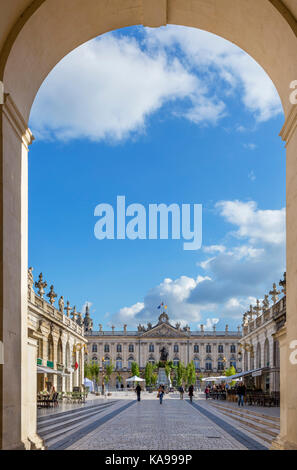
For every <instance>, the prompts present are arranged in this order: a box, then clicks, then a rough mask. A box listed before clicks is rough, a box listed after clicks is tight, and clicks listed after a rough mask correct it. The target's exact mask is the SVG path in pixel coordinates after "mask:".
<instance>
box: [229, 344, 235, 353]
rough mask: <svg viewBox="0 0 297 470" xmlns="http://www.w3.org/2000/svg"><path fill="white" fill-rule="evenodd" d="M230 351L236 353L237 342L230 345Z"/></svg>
mask: <svg viewBox="0 0 297 470" xmlns="http://www.w3.org/2000/svg"><path fill="white" fill-rule="evenodd" d="M230 353H231V354H234V353H236V346H235V344H231V346H230Z"/></svg>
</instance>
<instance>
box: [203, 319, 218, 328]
mask: <svg viewBox="0 0 297 470" xmlns="http://www.w3.org/2000/svg"><path fill="white" fill-rule="evenodd" d="M219 321H220V319H219V318H207V320H206V323H205V329H206V330H212V329H213V327H214V326H215V325H216V324H217V323H219Z"/></svg>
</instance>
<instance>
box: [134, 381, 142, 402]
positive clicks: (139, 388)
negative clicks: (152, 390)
mask: <svg viewBox="0 0 297 470" xmlns="http://www.w3.org/2000/svg"><path fill="white" fill-rule="evenodd" d="M141 391H142V390H141V386H140V385H139V384H138V385H137V387H136V388H135V392H136V394H137V401H140V394H141Z"/></svg>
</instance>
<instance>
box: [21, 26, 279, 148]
mask: <svg viewBox="0 0 297 470" xmlns="http://www.w3.org/2000/svg"><path fill="white" fill-rule="evenodd" d="M139 31H141V30H139ZM142 32H143V39H142V40H141V39H138V40H136V39H135V38H133V37H132V36H125V35H123V34H122V35H120V36H119V35H115V34H114V33H108V34H106V35H103V36H101V37H99V38H97V39H96V40H93V41H90V42H88V43H86V44H84V45H82V46H80V47H79V48H77V49H76V50H74V51H72V52H71V53H70V54H69V55H68V56H66V57H65V58H64V59H63V60H62V61H61V62H60V63H59V64H58V65H57V66H56V67H55V68H54V69H53V71H52V72H51V73H50V74H49V76H48V77H47V79H46V80H45V82H44V83H43V85H42V86H41V88H40V91H39V93H38V95H37V97H36V100H35V102H34V105H33V108H32V113H31V121H30V125H31V127H32V128H33V131H34V133H35V135H36V136H37V137H39V138H48V139H51V138H56V139H61V140H68V139H74V138H76V139H77V138H88V139H90V140H93V141H100V140H108V141H112V142H119V141H121V140H123V139H125V138H128V137H131V136H132V137H133V136H135V135H137V134H139V133H143V132H145V128H146V125H147V121H148V118H149V116H151V115H152V114H153V113H154V112H156V111H158V110H159V109H160V108H161V107H162V106H163V105H164V104H165V103H168V102H174V103H175V106H174V110H172V111H171V112H172V115H175V116H177V117H179V118H181V117H183V118H185V119H188V120H190V121H191V122H193V123H194V124H198V125H206V124H211V125H216V124H217V123H218V121H219V120H221V119H222V118H223V117H225V116H227V115H228V109H227V106H226V103H225V99H226V97H227V96H229V95H234V94H235V93H236V94H237V95H238V94H239V95H240V96H241V100H242V103H243V105H244V107H245V108H246V109H247V110H249V111H250V112H251V113H253V115H254V116H255V118H256V120H258V121H265V120H268V119H270V118H271V117H273V116H275V115H277V114H278V113H280V112H281V105H280V100H279V97H278V95H277V93H276V90H275V88H274V85H273V84H272V82H271V80H270V79H269V77H268V76H267V75H266V73H265V72H264V71H263V69H262V68H261V67H260V66H259V65H258V64H257V63H256V62H255V61H254V60H253V59H252V58H251V57H249V56H248V55H247V54H246V53H244V52H243V51H242V50H240V49H239V48H238V47H236V46H235V45H233V44H231V43H229V42H228V41H225V40H224V39H222V38H219V37H217V36H215V35H213V34H210V33H207V32H205V31H200V30H197V29H193V28H184V27H178V26H168V27H166V28H160V29H147V28H146V29H144V30H142ZM241 127H242V126H241ZM238 129H239V128H238Z"/></svg>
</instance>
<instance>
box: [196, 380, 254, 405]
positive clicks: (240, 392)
mask: <svg viewBox="0 0 297 470" xmlns="http://www.w3.org/2000/svg"><path fill="white" fill-rule="evenodd" d="M228 388H229V385H228V384H223V383H222V384H213V385H212V387H209V386H208V385H207V386H206V388H205V390H204V393H205V398H206V400H207V399H208V398H209V397H210V395H211V394H216V393H221V392H226V391H227V389H228ZM235 391H236V395H237V398H238V406H243V405H244V397H245V394H246V386H245V385H244V383H243V382H238V383H237V385H236V387H235Z"/></svg>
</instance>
